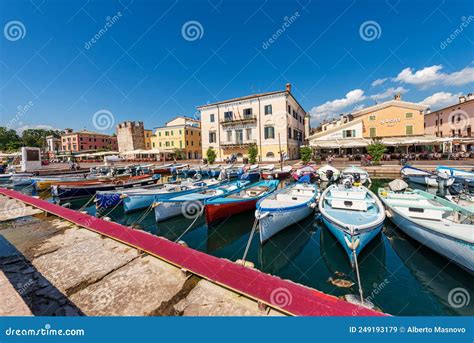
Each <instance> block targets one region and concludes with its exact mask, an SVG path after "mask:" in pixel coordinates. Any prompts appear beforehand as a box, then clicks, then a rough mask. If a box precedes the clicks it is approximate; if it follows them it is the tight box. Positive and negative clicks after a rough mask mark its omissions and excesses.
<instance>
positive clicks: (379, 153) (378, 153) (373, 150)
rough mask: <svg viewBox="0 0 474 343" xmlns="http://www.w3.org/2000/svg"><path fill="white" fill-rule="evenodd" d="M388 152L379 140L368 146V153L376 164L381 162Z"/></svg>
mask: <svg viewBox="0 0 474 343" xmlns="http://www.w3.org/2000/svg"><path fill="white" fill-rule="evenodd" d="M386 150H387V148H386V147H385V145H384V144H383V143H382V142H381V141H380V140H379V139H374V140H373V141H372V143H370V144H369V145H368V146H367V152H368V153H369V155H370V156H372V160H373V161H374V163H375V164H378V163H379V162H380V160H381V159H382V157H383V154H384V152H385V151H386Z"/></svg>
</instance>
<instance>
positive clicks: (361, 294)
mask: <svg viewBox="0 0 474 343" xmlns="http://www.w3.org/2000/svg"><path fill="white" fill-rule="evenodd" d="M353 232H354V228H353V227H351V234H352V235H351V241H352V254H353V255H354V264H355V270H356V276H357V285H358V286H359V296H360V302H361V304H362V305H364V294H363V292H362V284H361V282H360V273H359V263H358V262H357V252H356V247H355V242H354V235H353Z"/></svg>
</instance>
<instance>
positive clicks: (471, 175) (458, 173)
mask: <svg viewBox="0 0 474 343" xmlns="http://www.w3.org/2000/svg"><path fill="white" fill-rule="evenodd" d="M436 171H438V172H443V173H445V174H447V175H449V176H452V177H454V179H455V181H456V182H458V183H462V184H464V185H467V186H468V187H469V188H471V189H472V188H474V171H467V170H462V169H457V168H451V167H445V166H438V167H437V168H436Z"/></svg>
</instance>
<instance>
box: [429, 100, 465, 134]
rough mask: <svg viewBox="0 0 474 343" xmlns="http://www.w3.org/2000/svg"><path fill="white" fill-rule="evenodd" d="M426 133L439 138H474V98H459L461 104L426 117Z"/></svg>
mask: <svg viewBox="0 0 474 343" xmlns="http://www.w3.org/2000/svg"><path fill="white" fill-rule="evenodd" d="M424 119H425V133H426V134H427V135H434V136H437V137H456V138H462V137H472V126H473V125H474V96H473V95H472V93H469V94H468V95H467V96H461V97H459V102H458V103H457V104H453V105H451V106H448V107H445V108H442V109H440V110H437V111H434V112H428V113H426V115H425V118H424Z"/></svg>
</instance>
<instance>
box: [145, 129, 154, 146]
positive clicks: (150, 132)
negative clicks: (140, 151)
mask: <svg viewBox="0 0 474 343" xmlns="http://www.w3.org/2000/svg"><path fill="white" fill-rule="evenodd" d="M144 133H145V134H144V139H145V149H146V150H150V149H151V148H152V142H151V137H152V136H153V130H146V129H145V130H144Z"/></svg>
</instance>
